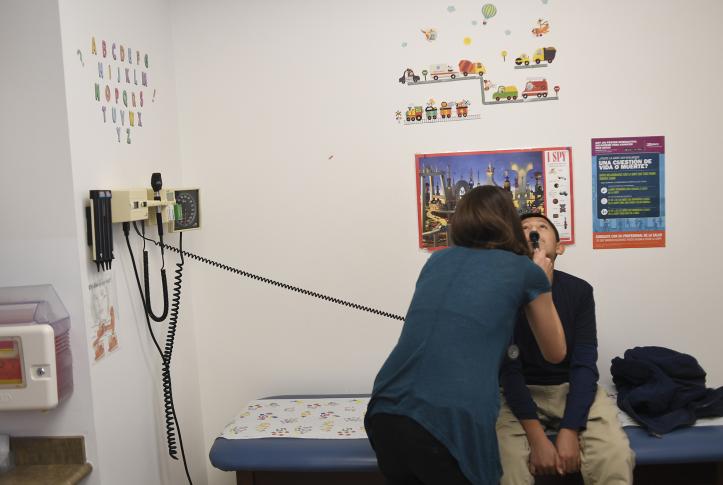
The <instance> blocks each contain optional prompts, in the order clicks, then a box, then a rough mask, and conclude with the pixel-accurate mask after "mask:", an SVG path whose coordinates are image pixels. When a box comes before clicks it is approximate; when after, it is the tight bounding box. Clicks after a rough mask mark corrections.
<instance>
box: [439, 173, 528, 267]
mask: <svg viewBox="0 0 723 485" xmlns="http://www.w3.org/2000/svg"><path fill="white" fill-rule="evenodd" d="M451 224H452V243H453V244H454V245H456V246H465V247H468V248H481V249H504V250H506V251H512V252H513V253H517V254H524V255H526V256H529V255H530V254H531V253H530V248H529V246H528V244H527V239H526V238H525V233H524V232H523V231H522V224H521V223H520V217H519V216H518V215H517V210H516V209H515V206H514V205H513V204H512V194H511V193H510V192H508V191H506V190H503V189H501V188H499V187H495V186H493V185H482V186H479V187H475V188H474V189H472V190H470V191H469V192H467V193H466V194H465V195H464V196H462V199H461V200H460V201H459V203H458V204H457V207H456V209H455V211H454V214H453V215H452V221H451Z"/></svg>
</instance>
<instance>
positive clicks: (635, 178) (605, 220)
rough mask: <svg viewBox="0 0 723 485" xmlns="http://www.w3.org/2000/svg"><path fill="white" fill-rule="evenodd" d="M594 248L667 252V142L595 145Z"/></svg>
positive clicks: (657, 138)
mask: <svg viewBox="0 0 723 485" xmlns="http://www.w3.org/2000/svg"><path fill="white" fill-rule="evenodd" d="M592 174H593V177H592V184H593V188H592V194H593V195H592V208H593V209H592V210H593V218H592V220H593V239H592V241H593V248H594V249H618V248H655V247H665V191H664V187H665V185H664V175H665V137H663V136H646V137H625V138H593V139H592Z"/></svg>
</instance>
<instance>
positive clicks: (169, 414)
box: [123, 222, 193, 485]
mask: <svg viewBox="0 0 723 485" xmlns="http://www.w3.org/2000/svg"><path fill="white" fill-rule="evenodd" d="M134 226H135V224H134ZM135 229H136V231H138V228H137V227H136V228H135ZM129 232H130V224H129V223H127V222H124V223H123V233H124V234H125V238H126V245H127V246H128V253H129V254H130V256H131V262H132V263H133V272H134V273H135V277H136V283H137V285H138V292H139V293H140V296H141V302H142V303H143V308H144V309H145V308H147V306H146V301H147V299H146V298H145V297H144V295H143V289H142V288H141V280H140V277H139V276H138V268H137V267H136V260H135V257H134V256H133V250H132V249H131V243H130V238H129ZM144 232H145V231H144ZM139 236H140V233H139ZM141 237H143V239H144V240H149V241H152V240H150V239H147V238H145V236H141ZM153 242H155V241H153ZM179 246H180V247H181V250H182V248H183V235H182V234H181V237H180V238H179ZM144 252H145V251H144ZM183 264H184V259H183V254H181V262H180V263H177V264H176V267H177V269H176V277H175V282H174V289H173V306H172V308H171V319H170V320H169V324H168V331H167V333H166V345H165V349H164V351H161V347H160V345H158V340H156V336H155V333H154V332H153V328H152V327H151V321H150V319H149V315H148V312H144V314H145V318H146V324H147V325H148V331H149V332H150V334H151V338H152V339H153V344H154V345H155V347H156V350H158V354H159V355H160V356H161V375H162V382H163V410H164V413H165V423H166V441H167V443H168V454H169V456H170V457H171V458H173V459H174V460H178V456H177V454H178V453H177V447H176V438H175V431H178V443H179V446H180V447H181V456H182V458H183V468H184V470H185V472H186V478H187V479H188V483H189V484H190V485H193V481H192V480H191V474H190V472H189V470H188V463H187V461H186V452H185V449H184V447H183V436H182V435H181V426H180V423H179V422H178V417H177V415H176V408H175V405H174V403H173V385H172V379H171V358H172V355H173V345H174V341H175V335H176V326H177V323H178V311H179V307H180V304H181V278H182V275H183ZM174 428H175V429H174Z"/></svg>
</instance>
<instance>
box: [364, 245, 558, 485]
mask: <svg viewBox="0 0 723 485" xmlns="http://www.w3.org/2000/svg"><path fill="white" fill-rule="evenodd" d="M547 291H550V283H549V281H548V279H547V277H546V275H545V273H544V271H542V269H540V268H539V267H538V266H537V265H535V264H534V263H533V262H532V261H531V260H530V259H529V258H528V257H526V256H520V255H517V254H515V253H512V252H510V251H503V250H497V249H472V248H465V247H459V246H456V247H451V248H447V249H443V250H441V251H437V252H435V253H434V254H432V256H431V257H430V258H429V260H428V261H427V263H426V264H425V265H424V268H422V271H421V273H420V275H419V279H418V280H417V286H416V289H415V292H414V297H413V298H412V303H411V304H410V306H409V310H408V312H407V317H406V320H405V323H404V326H403V328H402V334H401V336H400V337H399V342H397V345H396V347H395V348H394V350H392V353H391V354H390V355H389V357H388V358H387V360H386V362H385V363H384V365H383V366H382V368H381V370H380V371H379V374H378V375H377V378H376V380H375V381H374V389H373V391H372V398H371V400H370V402H369V408H368V410H367V417H370V416H372V415H373V414H377V413H388V414H398V415H404V416H408V417H410V418H412V419H414V420H415V421H417V422H418V423H419V424H421V425H422V426H423V427H424V428H425V429H426V430H427V431H429V432H430V433H431V434H432V435H433V436H434V437H435V438H437V439H438V440H439V441H440V442H442V443H443V444H444V445H445V446H446V447H447V449H449V451H450V453H451V454H452V455H453V456H454V457H455V458H456V459H457V462H458V463H459V466H460V468H461V470H462V472H463V473H464V475H465V476H466V477H467V478H468V479H469V480H470V481H471V482H472V483H474V484H480V485H483V484H484V485H488V484H489V485H493V484H494V485H496V484H497V483H499V478H500V476H501V468H500V463H499V452H498V449H497V435H496V433H495V423H496V420H497V414H498V411H499V384H498V370H499V366H500V362H501V360H502V356H503V354H504V352H505V351H506V349H507V345H508V344H509V342H510V337H511V335H512V330H513V327H514V324H515V321H516V317H517V312H518V311H519V310H520V307H521V306H523V305H525V304H527V303H528V302H530V301H532V300H534V299H535V298H537V296H538V295H540V294H541V293H544V292H547Z"/></svg>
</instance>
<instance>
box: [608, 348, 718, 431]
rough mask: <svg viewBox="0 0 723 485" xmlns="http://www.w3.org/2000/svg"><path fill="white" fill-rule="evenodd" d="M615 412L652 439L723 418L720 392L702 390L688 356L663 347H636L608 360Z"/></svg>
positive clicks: (698, 371) (699, 375) (702, 381)
mask: <svg viewBox="0 0 723 485" xmlns="http://www.w3.org/2000/svg"><path fill="white" fill-rule="evenodd" d="M610 373H611V374H612V377H613V382H614V383H615V386H616V387H617V389H618V406H619V407H620V409H622V410H623V411H625V412H626V413H628V414H629V415H630V416H631V417H632V418H633V419H635V420H636V421H637V422H638V423H639V424H640V425H641V426H642V427H643V428H645V429H647V430H648V431H649V432H651V433H653V434H664V433H668V432H670V431H672V430H674V429H676V428H680V427H683V426H690V425H692V424H693V423H695V421H696V419H698V418H705V417H712V416H723V387H720V388H718V389H709V388H706V387H705V376H706V374H705V371H704V370H703V368H702V367H701V366H700V365H699V364H698V361H697V360H696V359H695V358H694V357H692V356H690V355H687V354H683V353H680V352H676V351H675V350H671V349H667V348H664V347H635V348H634V349H630V350H626V351H625V355H624V358H622V359H621V358H620V357H616V358H614V359H613V360H612V366H611V367H610Z"/></svg>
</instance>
